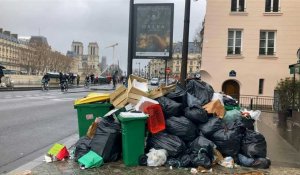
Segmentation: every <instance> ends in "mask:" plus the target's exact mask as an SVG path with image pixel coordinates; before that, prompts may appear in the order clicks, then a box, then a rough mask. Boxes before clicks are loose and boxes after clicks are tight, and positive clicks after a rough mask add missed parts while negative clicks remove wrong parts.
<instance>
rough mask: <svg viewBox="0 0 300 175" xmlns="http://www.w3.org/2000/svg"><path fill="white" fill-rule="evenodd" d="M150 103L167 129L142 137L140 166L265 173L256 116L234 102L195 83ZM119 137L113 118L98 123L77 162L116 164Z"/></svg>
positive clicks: (81, 146) (81, 145)
mask: <svg viewBox="0 0 300 175" xmlns="http://www.w3.org/2000/svg"><path fill="white" fill-rule="evenodd" d="M154 100H155V101H157V103H158V104H159V105H160V106H161V109H162V112H163V117H164V122H162V123H163V125H165V126H164V127H161V128H163V129H161V130H160V131H159V132H155V133H154V132H151V130H149V131H148V132H147V133H146V145H145V154H144V155H141V156H140V158H139V164H140V165H147V166H162V165H167V166H172V167H203V168H205V169H210V168H211V167H212V166H213V165H214V164H216V163H218V164H220V165H222V166H226V167H230V168H232V167H233V166H234V164H239V165H241V166H246V167H254V168H269V166H270V164H271V161H270V160H269V159H268V158H267V157H266V155H267V143H266V140H265V138H264V136H263V135H262V134H260V133H259V132H257V131H256V128H255V125H254V123H255V121H256V120H257V119H258V117H259V115H260V111H254V112H253V111H247V110H244V111H241V110H240V108H239V105H238V103H237V101H236V100H235V99H233V98H231V97H230V96H227V95H225V94H220V93H215V91H214V89H213V88H212V87H211V86H210V85H209V84H207V83H206V82H204V81H199V80H190V81H189V82H188V83H187V86H186V88H182V87H180V85H176V89H175V91H173V92H170V93H168V94H166V95H164V96H161V97H158V98H156V99H154ZM156 105H157V104H156ZM137 109H140V108H137ZM152 113H153V112H152ZM160 113H161V112H160ZM153 114H155V112H154V113H153ZM152 117H155V116H152ZM149 118H150V117H149ZM148 121H149V120H148ZM148 129H149V128H148ZM121 132H122V131H121V125H120V123H119V122H117V121H116V120H115V119H114V118H113V117H111V116H108V117H105V118H102V119H101V121H98V122H96V123H94V124H93V125H91V127H90V129H89V132H88V134H87V136H86V137H82V138H80V139H79V140H78V142H77V143H76V145H75V157H74V158H75V160H76V161H78V160H79V159H80V158H81V157H82V156H83V155H85V154H87V153H88V152H89V151H93V152H95V153H97V154H98V155H100V156H101V157H102V158H103V161H104V163H108V162H112V161H117V160H119V159H120V157H121V156H122V139H121V138H122V137H121V136H122V134H121Z"/></svg>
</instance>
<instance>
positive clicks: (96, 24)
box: [0, 0, 206, 70]
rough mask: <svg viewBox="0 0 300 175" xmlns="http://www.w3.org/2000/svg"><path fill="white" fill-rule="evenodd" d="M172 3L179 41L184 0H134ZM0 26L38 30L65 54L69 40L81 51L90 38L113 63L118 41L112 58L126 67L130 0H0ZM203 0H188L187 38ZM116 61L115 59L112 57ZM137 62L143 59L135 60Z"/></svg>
mask: <svg viewBox="0 0 300 175" xmlns="http://www.w3.org/2000/svg"><path fill="white" fill-rule="evenodd" d="M151 2H153V3H155V2H160V3H174V6H175V9H174V35H173V40H174V42H177V41H182V36H183V34H182V32H183V23H184V5H185V1H184V0H161V1H157V0H155V1H154V0H152V1H151V0H135V3H151ZM0 4H1V6H0V28H3V29H4V30H9V31H11V32H12V33H17V34H19V36H30V35H39V31H40V34H41V35H43V36H45V37H47V39H48V43H49V44H50V45H51V46H52V48H53V49H54V50H57V51H59V52H62V53H63V54H65V53H66V52H67V50H70V49H71V43H72V41H73V40H74V41H81V42H83V44H84V52H85V53H86V52H87V45H88V43H89V42H98V44H99V47H100V59H101V57H102V56H107V59H108V63H109V64H111V63H112V55H113V49H112V48H106V49H105V47H106V46H109V45H112V44H114V43H119V45H118V46H117V47H116V50H115V55H116V56H115V60H117V59H118V60H119V61H120V66H121V68H122V69H123V70H126V66H127V49H128V23H129V21H128V18H129V0H0ZM205 6H206V1H205V0H198V1H191V18H190V19H191V20H190V40H191V39H192V38H193V37H194V35H195V31H196V29H197V28H199V26H201V23H202V20H203V18H204V14H205ZM115 62H116V61H115ZM136 62H142V63H141V66H144V65H145V61H142V60H135V61H134V63H133V66H134V67H137V64H136Z"/></svg>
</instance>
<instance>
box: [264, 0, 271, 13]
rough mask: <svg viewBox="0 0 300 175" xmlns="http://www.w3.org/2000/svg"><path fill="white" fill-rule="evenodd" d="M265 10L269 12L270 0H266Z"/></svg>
mask: <svg viewBox="0 0 300 175" xmlns="http://www.w3.org/2000/svg"><path fill="white" fill-rule="evenodd" d="M265 12H271V0H266V7H265Z"/></svg>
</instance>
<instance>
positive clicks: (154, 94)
mask: <svg viewBox="0 0 300 175" xmlns="http://www.w3.org/2000/svg"><path fill="white" fill-rule="evenodd" d="M175 89H176V85H175V84H173V85H170V86H160V87H158V88H156V89H153V90H152V91H151V92H150V95H149V97H150V98H151V99H156V98H158V97H162V96H164V95H166V94H168V93H170V92H172V91H175Z"/></svg>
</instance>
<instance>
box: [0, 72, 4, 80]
mask: <svg viewBox="0 0 300 175" xmlns="http://www.w3.org/2000/svg"><path fill="white" fill-rule="evenodd" d="M2 77H4V73H3V70H2V69H1V68H0V83H1V78H2Z"/></svg>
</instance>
